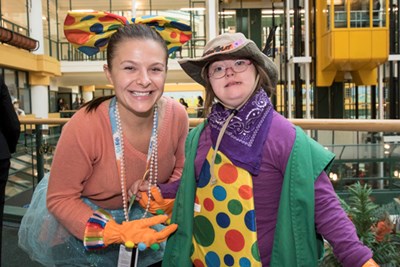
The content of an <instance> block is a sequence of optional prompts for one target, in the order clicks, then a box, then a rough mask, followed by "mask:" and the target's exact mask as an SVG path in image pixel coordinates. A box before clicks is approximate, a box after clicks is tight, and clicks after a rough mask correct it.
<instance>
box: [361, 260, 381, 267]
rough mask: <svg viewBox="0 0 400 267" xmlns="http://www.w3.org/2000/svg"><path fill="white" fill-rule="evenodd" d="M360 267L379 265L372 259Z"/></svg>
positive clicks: (376, 266)
mask: <svg viewBox="0 0 400 267" xmlns="http://www.w3.org/2000/svg"><path fill="white" fill-rule="evenodd" d="M362 267H379V265H378V264H377V263H376V262H375V261H374V260H373V259H369V261H367V262H366V263H364V265H363V266H362Z"/></svg>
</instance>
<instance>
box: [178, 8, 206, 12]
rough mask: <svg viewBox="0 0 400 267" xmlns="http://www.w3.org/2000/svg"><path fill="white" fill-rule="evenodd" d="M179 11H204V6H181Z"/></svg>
mask: <svg viewBox="0 0 400 267" xmlns="http://www.w3.org/2000/svg"><path fill="white" fill-rule="evenodd" d="M180 10H181V11H204V10H206V8H205V7H182V8H181V9H180Z"/></svg>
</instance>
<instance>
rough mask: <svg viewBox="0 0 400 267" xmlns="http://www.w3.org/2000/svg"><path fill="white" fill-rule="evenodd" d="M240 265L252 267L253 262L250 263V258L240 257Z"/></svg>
mask: <svg viewBox="0 0 400 267" xmlns="http://www.w3.org/2000/svg"><path fill="white" fill-rule="evenodd" d="M239 266H240V267H250V266H251V264H250V260H249V259H248V258H244V257H243V258H240V260H239Z"/></svg>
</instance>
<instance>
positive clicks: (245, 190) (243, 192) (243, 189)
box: [239, 185, 253, 199]
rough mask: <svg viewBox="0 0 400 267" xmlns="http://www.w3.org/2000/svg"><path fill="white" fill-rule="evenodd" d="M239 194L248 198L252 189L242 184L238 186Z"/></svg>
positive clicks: (251, 194)
mask: <svg viewBox="0 0 400 267" xmlns="http://www.w3.org/2000/svg"><path fill="white" fill-rule="evenodd" d="M239 196H240V197H241V198H243V199H250V198H252V197H253V190H252V189H251V187H250V186H248V185H242V186H241V187H240V188H239Z"/></svg>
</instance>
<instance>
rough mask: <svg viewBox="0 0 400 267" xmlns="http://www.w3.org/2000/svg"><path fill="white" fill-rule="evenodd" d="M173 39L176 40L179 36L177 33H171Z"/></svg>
mask: <svg viewBox="0 0 400 267" xmlns="http://www.w3.org/2000/svg"><path fill="white" fill-rule="evenodd" d="M169 36H170V37H171V38H172V39H175V38H176V36H177V34H176V32H171V34H170V35H169Z"/></svg>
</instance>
